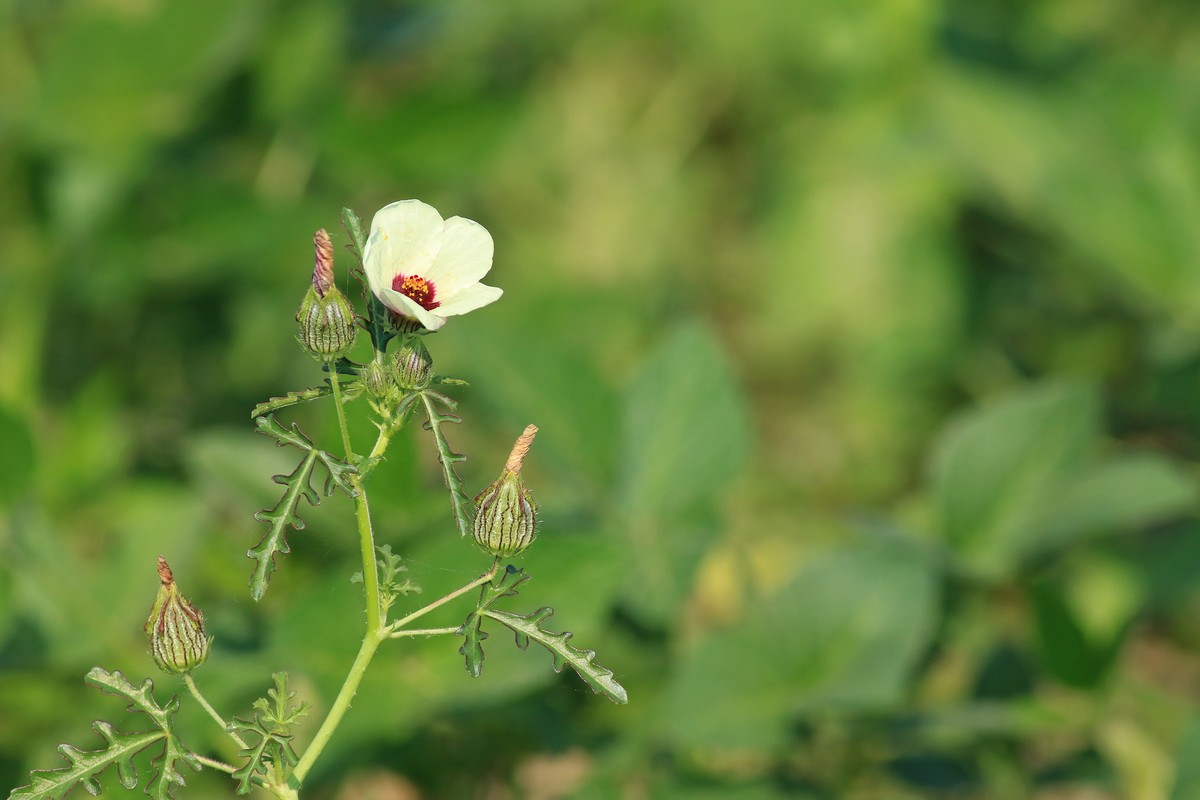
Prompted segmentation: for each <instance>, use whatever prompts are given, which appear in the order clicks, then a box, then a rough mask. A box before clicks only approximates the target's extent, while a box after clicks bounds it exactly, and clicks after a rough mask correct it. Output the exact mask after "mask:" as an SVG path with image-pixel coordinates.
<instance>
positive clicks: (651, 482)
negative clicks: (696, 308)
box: [620, 324, 750, 518]
mask: <svg viewBox="0 0 1200 800" xmlns="http://www.w3.org/2000/svg"><path fill="white" fill-rule="evenodd" d="M749 452H750V426H749V423H748V421H747V418H746V407H745V401H744V399H743V398H742V394H741V391H740V389H739V388H738V382H737V377H736V376H735V375H734V373H733V370H731V369H730V367H729V365H728V363H727V362H726V359H725V356H724V355H723V354H722V352H721V349H720V346H719V345H718V344H717V342H716V341H715V340H714V339H713V337H712V334H711V333H709V332H708V331H707V330H706V329H705V328H704V327H702V326H700V325H697V324H689V325H687V326H685V327H682V328H679V329H677V330H675V332H674V333H672V334H671V335H670V336H668V337H667V338H666V339H665V340H664V341H663V342H661V343H660V344H659V345H658V346H657V347H655V348H654V349H653V350H651V351H650V353H649V354H648V355H647V357H646V360H645V361H644V362H643V363H642V366H641V368H640V369H639V370H638V372H637V374H636V375H635V376H634V377H633V379H632V380H631V381H630V384H629V387H628V388H627V389H626V392H625V436H624V458H623V459H622V461H621V465H622V473H621V476H620V483H621V496H622V499H623V500H624V502H625V505H626V508H627V509H628V511H629V513H630V514H631V515H632V516H634V517H638V516H649V517H654V518H660V517H664V516H666V515H668V514H670V513H671V512H674V511H678V510H679V509H680V508H682V507H684V506H687V505H688V504H690V503H694V502H696V501H698V500H703V499H711V498H712V497H714V495H716V494H717V493H718V492H719V490H720V489H721V487H723V486H728V485H729V483H730V482H731V481H732V480H733V479H734V478H735V477H737V475H738V473H739V472H740V471H741V468H742V465H743V464H744V463H745V459H746V457H747V455H748V454H749Z"/></svg>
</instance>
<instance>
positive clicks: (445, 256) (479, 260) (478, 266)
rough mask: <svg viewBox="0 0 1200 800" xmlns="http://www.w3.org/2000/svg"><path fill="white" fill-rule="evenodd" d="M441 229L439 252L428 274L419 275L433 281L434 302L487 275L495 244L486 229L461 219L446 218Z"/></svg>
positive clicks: (490, 266) (452, 294)
mask: <svg viewBox="0 0 1200 800" xmlns="http://www.w3.org/2000/svg"><path fill="white" fill-rule="evenodd" d="M442 230H443V233H442V247H441V249H440V250H438V252H437V255H436V256H435V257H434V260H433V264H432V265H431V266H430V267H429V271H428V272H422V273H419V274H420V275H421V276H422V277H424V278H427V279H429V280H430V281H433V285H434V286H435V287H437V295H438V296H437V299H438V300H441V301H442V302H443V303H444V302H447V301H449V300H451V299H452V298H453V297H454V295H455V294H457V293H458V292H459V291H461V290H462V289H465V288H467V287H468V286H471V285H473V284H476V283H478V282H479V280H480V279H481V278H483V276H484V275H486V274H487V273H488V270H490V269H491V268H492V254H493V252H494V251H495V245H494V244H493V242H492V235H491V234H490V233H488V232H487V229H486V228H484V227H483V226H482V225H480V224H479V223H478V222H474V221H472V220H469V219H463V218H462V217H450V219H448V220H446V222H445V225H444V227H443V229H442Z"/></svg>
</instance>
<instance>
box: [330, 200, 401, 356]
mask: <svg viewBox="0 0 1200 800" xmlns="http://www.w3.org/2000/svg"><path fill="white" fill-rule="evenodd" d="M342 227H343V228H345V229H346V233H347V234H349V236H350V241H351V242H353V245H349V246H348V249H350V250H351V252H353V253H354V254H355V255H356V256H357V257H358V263H359V266H358V267H357V268H351V270H350V274H351V275H353V276H354V277H355V278H357V279H358V281H359V283H361V284H362V287H363V294H362V297H363V304H364V305H365V306H366V308H367V318H366V329H367V333H368V334H370V336H371V346H372V347H373V348H375V350H376V351H377V352H380V353H383V352H385V351H386V350H387V345H388V342H390V341H391V340H392V339H393V338H394V337H395V336H396V332H395V331H394V330H393V329H392V323H391V319H390V317H389V312H388V308H387V306H385V305H384V304H383V303H382V302H380V300H379V298H378V297H376V296H375V293H374V292H372V291H371V287H370V285H369V284H368V283H367V276H366V275H365V274H364V273H363V269H362V258H363V253H364V252H366V249H367V231H366V229H365V228H363V223H362V220H361V219H359V216H358V214H355V213H354V211H353V210H352V209H349V208H343V209H342Z"/></svg>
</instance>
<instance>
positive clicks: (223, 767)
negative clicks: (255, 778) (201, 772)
mask: <svg viewBox="0 0 1200 800" xmlns="http://www.w3.org/2000/svg"><path fill="white" fill-rule="evenodd" d="M192 755H193V756H195V757H196V760H197V761H199V762H200V763H201V764H203V765H204V766H206V767H211V768H212V769H219V770H220V771H221V772H228V773H229V774H230V775H232V774H233V773H235V772H237V767H234V766H231V765H229V764H226V763H225V762H224V761H217V760H216V759H215V758H208V757H207V756H202V755H200V754H199V753H192Z"/></svg>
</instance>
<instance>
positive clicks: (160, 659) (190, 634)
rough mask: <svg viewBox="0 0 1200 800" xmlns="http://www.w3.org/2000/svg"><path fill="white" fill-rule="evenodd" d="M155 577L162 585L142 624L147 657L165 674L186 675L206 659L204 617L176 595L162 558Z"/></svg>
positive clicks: (176, 591) (176, 588)
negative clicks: (183, 673) (146, 639)
mask: <svg viewBox="0 0 1200 800" xmlns="http://www.w3.org/2000/svg"><path fill="white" fill-rule="evenodd" d="M158 577H159V580H161V581H162V585H161V586H159V587H158V596H157V597H156V598H155V599H154V607H153V608H151V609H150V619H148V620H146V634H147V635H148V636H149V637H150V655H152V656H154V661H155V663H157V664H158V666H159V667H160V668H162V669H163V670H164V671H166V672H173V673H180V672H190V671H191V670H193V669H195V668H196V667H198V666H200V665H201V664H203V663H204V660H205V659H206V658H208V648H209V646H210V645H211V644H212V638H211V637H208V636H205V635H204V615H203V614H201V613H200V612H199V611H198V610H197V609H196V607H195V606H193V605H192V604H191V603H189V602H188V599H187V598H186V597H184V596H183V595H182V594H180V593H179V587H178V586H176V585H175V577H174V576H173V575H172V574H171V568H170V567H169V566H167V560H166V559H165V558H163V557H162V556H159V557H158Z"/></svg>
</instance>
